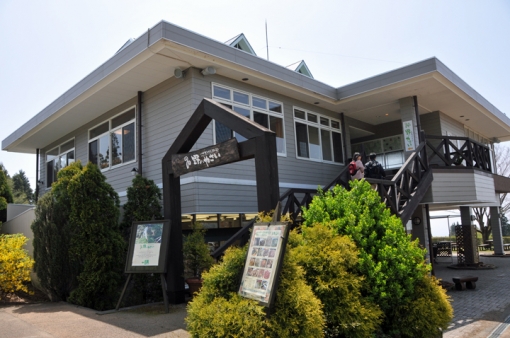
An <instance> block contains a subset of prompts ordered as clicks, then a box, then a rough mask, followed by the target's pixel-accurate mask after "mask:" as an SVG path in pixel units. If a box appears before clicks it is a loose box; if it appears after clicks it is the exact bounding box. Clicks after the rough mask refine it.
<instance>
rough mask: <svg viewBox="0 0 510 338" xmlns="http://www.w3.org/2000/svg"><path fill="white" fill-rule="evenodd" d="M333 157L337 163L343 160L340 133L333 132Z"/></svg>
mask: <svg viewBox="0 0 510 338" xmlns="http://www.w3.org/2000/svg"><path fill="white" fill-rule="evenodd" d="M332 134H333V157H334V161H335V162H337V163H342V162H343V161H344V148H343V147H342V134H340V133H335V132H333V133H332Z"/></svg>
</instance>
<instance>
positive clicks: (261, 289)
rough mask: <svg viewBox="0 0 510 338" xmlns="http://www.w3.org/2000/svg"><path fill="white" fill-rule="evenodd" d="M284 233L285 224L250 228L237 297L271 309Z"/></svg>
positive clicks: (256, 225) (285, 232)
mask: <svg viewBox="0 0 510 338" xmlns="http://www.w3.org/2000/svg"><path fill="white" fill-rule="evenodd" d="M288 234H289V226H288V225H287V224H286V223H276V222H275V223H266V224H255V225H254V226H253V232H252V235H251V240H250V247H249V248H248V255H247V257H246V262H245V264H244V271H243V277H242V280H241V286H240V288H239V294H240V295H241V296H243V297H246V298H250V299H254V300H257V301H258V302H259V304H261V305H263V306H265V307H268V308H271V307H272V304H273V301H274V298H275V296H276V290H277V287H278V279H279V276H280V270H281V268H282V265H283V255H284V253H285V247H286V246H287V237H288Z"/></svg>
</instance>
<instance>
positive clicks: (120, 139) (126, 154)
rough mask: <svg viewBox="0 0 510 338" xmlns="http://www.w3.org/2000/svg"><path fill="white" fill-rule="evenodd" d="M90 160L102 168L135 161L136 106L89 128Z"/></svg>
mask: <svg viewBox="0 0 510 338" xmlns="http://www.w3.org/2000/svg"><path fill="white" fill-rule="evenodd" d="M89 161H90V162H92V163H94V164H97V165H98V166H99V168H100V169H101V170H105V169H109V168H112V167H115V166H118V165H121V164H124V163H130V162H134V161H135V108H134V107H133V108H130V109H128V110H127V111H125V112H123V113H122V114H120V115H117V116H115V117H114V118H112V119H111V120H109V121H106V122H103V123H101V124H100V125H98V126H96V127H94V128H92V129H90V130H89Z"/></svg>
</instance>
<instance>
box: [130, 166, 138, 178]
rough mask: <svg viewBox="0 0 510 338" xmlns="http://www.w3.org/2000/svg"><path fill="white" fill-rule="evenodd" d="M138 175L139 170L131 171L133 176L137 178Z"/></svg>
mask: <svg viewBox="0 0 510 338" xmlns="http://www.w3.org/2000/svg"><path fill="white" fill-rule="evenodd" d="M137 174H138V169H136V168H133V169H131V175H133V176H136V175H137Z"/></svg>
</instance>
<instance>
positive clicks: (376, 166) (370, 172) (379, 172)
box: [365, 153, 386, 179]
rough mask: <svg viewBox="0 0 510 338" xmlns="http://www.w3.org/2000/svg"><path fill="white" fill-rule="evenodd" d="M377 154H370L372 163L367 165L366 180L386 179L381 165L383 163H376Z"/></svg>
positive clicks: (369, 162)
mask: <svg viewBox="0 0 510 338" xmlns="http://www.w3.org/2000/svg"><path fill="white" fill-rule="evenodd" d="M376 156H377V155H376V154H375V153H370V156H369V158H370V161H368V162H367V163H366V164H365V177H366V178H377V179H382V178H386V173H385V172H384V169H383V167H382V165H381V163H379V162H377V161H376V159H375V158H376Z"/></svg>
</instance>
